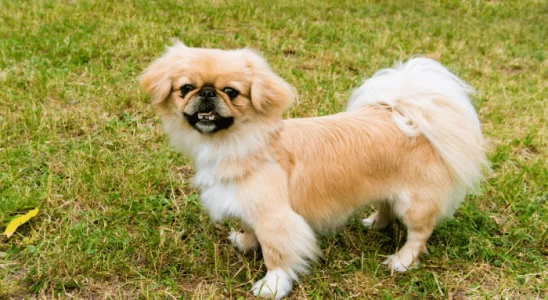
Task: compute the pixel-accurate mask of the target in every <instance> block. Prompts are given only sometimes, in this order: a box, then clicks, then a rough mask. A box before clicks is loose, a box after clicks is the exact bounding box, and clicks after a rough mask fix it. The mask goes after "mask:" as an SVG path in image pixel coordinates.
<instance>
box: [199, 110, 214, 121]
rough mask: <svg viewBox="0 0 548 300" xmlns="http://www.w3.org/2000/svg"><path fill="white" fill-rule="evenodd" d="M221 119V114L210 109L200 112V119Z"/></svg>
mask: <svg viewBox="0 0 548 300" xmlns="http://www.w3.org/2000/svg"><path fill="white" fill-rule="evenodd" d="M218 119H219V116H218V115H217V114H216V113H214V112H212V111H210V112H208V113H198V120H200V121H202V120H203V121H215V120H218Z"/></svg>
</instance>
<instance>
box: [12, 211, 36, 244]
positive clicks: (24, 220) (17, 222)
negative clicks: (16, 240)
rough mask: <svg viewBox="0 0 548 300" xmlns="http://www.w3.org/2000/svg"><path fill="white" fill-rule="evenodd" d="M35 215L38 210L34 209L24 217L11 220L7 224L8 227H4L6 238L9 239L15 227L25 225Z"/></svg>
mask: <svg viewBox="0 0 548 300" xmlns="http://www.w3.org/2000/svg"><path fill="white" fill-rule="evenodd" d="M37 214H38V208H35V209H33V210H31V211H29V212H28V213H26V214H25V215H22V216H18V217H16V218H15V219H13V220H11V222H10V223H9V224H8V227H6V231H4V234H5V235H6V237H8V238H9V237H10V236H11V235H12V234H13V233H14V232H15V230H17V227H19V226H20V225H23V224H25V223H27V222H28V221H29V220H30V219H31V218H32V217H34V216H36V215H37Z"/></svg>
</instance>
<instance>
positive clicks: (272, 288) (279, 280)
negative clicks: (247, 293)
mask: <svg viewBox="0 0 548 300" xmlns="http://www.w3.org/2000/svg"><path fill="white" fill-rule="evenodd" d="M292 288H293V280H292V279H291V277H289V275H288V274H287V273H286V272H285V271H284V270H282V269H274V270H272V271H268V272H267V273H266V276H265V277H264V278H263V279H261V280H259V281H257V282H256V283H255V284H254V285H253V287H252V288H251V292H253V295H255V296H260V297H265V298H270V297H272V296H274V297H275V299H281V298H283V297H284V296H286V295H287V294H289V292H291V289H292Z"/></svg>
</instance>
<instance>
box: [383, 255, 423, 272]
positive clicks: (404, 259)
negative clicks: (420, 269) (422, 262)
mask: <svg viewBox="0 0 548 300" xmlns="http://www.w3.org/2000/svg"><path fill="white" fill-rule="evenodd" d="M413 262H415V260H414V259H413V255H401V254H400V253H399V252H398V253H396V254H393V255H388V257H387V259H386V260H385V261H383V262H382V264H383V265H387V266H388V267H389V268H390V270H391V271H392V272H394V271H396V272H405V271H407V270H409V269H410V268H412V267H414V266H415V265H416V264H413Z"/></svg>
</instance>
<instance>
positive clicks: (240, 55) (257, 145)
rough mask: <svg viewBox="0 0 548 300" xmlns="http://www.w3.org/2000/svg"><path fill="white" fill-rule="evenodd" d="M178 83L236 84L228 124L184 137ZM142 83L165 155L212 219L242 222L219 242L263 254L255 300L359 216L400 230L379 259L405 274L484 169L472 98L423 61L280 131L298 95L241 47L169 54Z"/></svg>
mask: <svg viewBox="0 0 548 300" xmlns="http://www.w3.org/2000/svg"><path fill="white" fill-rule="evenodd" d="M188 81H192V83H193V84H195V85H196V86H197V89H199V88H200V86H203V85H204V84H206V83H207V84H213V86H214V87H215V88H216V89H217V90H218V91H219V95H221V94H222V93H221V92H220V91H221V90H222V89H223V88H224V87H225V86H227V85H232V86H238V89H239V90H240V96H238V98H236V99H234V100H229V99H226V97H225V98H223V99H224V100H223V101H224V102H223V104H222V109H223V111H229V112H230V114H231V116H233V117H234V120H235V122H234V125H233V126H232V127H230V128H228V129H225V130H222V131H219V132H216V133H213V134H209V135H204V134H201V133H199V132H198V131H196V130H195V129H194V128H192V127H191V126H190V125H189V124H188V123H187V122H186V121H185V120H184V118H182V117H181V111H182V110H183V109H184V108H185V107H186V105H188V103H189V101H190V99H192V96H188V97H182V96H181V95H180V94H179V93H178V92H177V90H178V89H179V88H180V86H182V85H183V84H184V83H185V82H188ZM141 84H142V86H143V89H144V90H145V92H146V93H147V94H149V95H150V96H151V99H152V101H153V104H154V106H155V108H156V110H157V111H158V114H159V115H160V117H161V118H162V121H163V124H164V130H165V132H166V133H167V134H168V136H169V138H170V141H171V143H172V144H173V145H174V146H175V147H176V148H177V149H178V150H180V151H183V152H184V153H186V154H187V155H189V156H190V157H191V158H192V160H193V162H194V165H195V168H196V176H195V178H194V184H195V185H196V186H197V187H199V188H200V190H201V202H202V204H203V206H204V207H205V209H206V210H207V211H208V212H209V214H210V216H211V217H212V219H214V220H221V219H223V218H226V217H233V218H237V219H240V220H241V221H242V227H243V232H233V233H231V234H230V236H229V239H230V240H231V241H232V242H233V243H234V244H235V245H236V246H237V247H238V248H239V249H240V250H242V251H247V250H250V249H253V248H256V247H257V246H260V247H261V249H262V252H263V256H264V259H265V264H266V266H267V269H268V272H267V274H266V276H265V278H263V279H262V280H260V281H258V282H257V283H256V284H255V285H254V286H253V288H252V292H253V293H254V294H255V295H260V296H266V297H270V296H273V295H274V296H275V297H276V298H277V299H279V298H281V297H283V296H285V295H286V294H288V293H289V292H290V291H291V288H292V282H293V280H296V279H297V277H298V274H299V273H304V272H306V270H307V268H308V264H309V262H310V261H314V260H316V259H317V257H318V256H319V253H320V252H319V248H318V247H317V244H316V237H315V234H314V231H323V230H326V229H331V228H334V227H336V226H339V225H340V224H343V223H344V221H345V220H346V219H347V218H348V216H350V215H351V214H352V213H353V212H354V211H356V209H359V208H361V207H364V206H365V205H374V206H375V207H377V212H375V213H374V214H373V215H372V216H370V217H369V218H366V219H364V220H363V223H364V225H365V226H367V227H372V228H375V229H380V228H383V227H384V226H386V225H387V224H388V223H389V222H390V220H391V219H392V218H393V217H398V218H400V219H401V220H402V222H403V223H404V224H405V225H406V226H407V228H408V238H407V242H406V244H405V245H404V246H403V247H402V248H401V249H400V250H399V251H398V252H397V253H396V254H394V255H392V256H390V257H389V259H388V260H387V261H386V264H388V265H389V267H390V268H391V269H392V270H394V271H405V270H407V269H408V268H409V267H411V266H412V264H413V263H414V262H416V261H417V259H418V256H419V255H420V254H421V253H424V252H425V250H426V246H425V245H426V241H427V239H428V238H429V236H430V234H431V233H432V230H433V229H434V226H435V224H436V222H437V221H438V220H439V219H440V218H442V217H445V216H449V215H451V214H452V213H453V211H454V210H455V209H456V208H457V207H458V205H459V203H460V202H461V201H462V199H463V198H464V196H465V194H466V193H467V192H468V191H470V190H471V189H472V188H473V187H474V186H475V185H476V184H477V182H478V181H479V180H480V178H481V171H482V168H483V166H484V165H485V164H486V159H485V154H484V150H483V143H484V141H483V137H482V134H481V129H480V125H479V121H478V118H477V115H476V113H475V111H474V108H473V107H472V105H471V104H470V100H469V98H468V94H469V93H470V92H471V89H470V88H469V87H468V86H467V85H466V84H465V83H464V82H463V81H462V80H460V79H459V78H458V77H456V76H455V75H453V74H452V73H451V72H449V71H448V70H447V69H446V68H444V67H443V66H441V65H440V64H439V63H437V62H435V61H433V60H430V59H426V58H414V59H411V60H409V61H408V62H407V63H405V64H400V65H398V66H396V67H395V68H393V69H385V70H381V71H379V72H377V73H376V74H375V75H374V76H373V77H372V78H370V79H369V80H367V81H365V83H364V84H363V85H362V86H361V87H359V88H358V89H357V90H356V91H354V93H353V95H352V98H351V100H350V102H349V106H348V111H346V112H341V113H339V114H335V115H330V116H325V117H317V118H305V119H289V120H282V119H281V114H282V112H283V110H284V109H285V108H286V107H287V106H288V105H289V104H290V103H291V102H292V101H293V99H294V98H295V92H294V90H293V88H292V87H291V86H289V85H288V84H287V83H286V82H285V81H283V79H281V78H280V77H278V76H277V75H275V74H274V72H273V71H272V70H271V69H270V67H269V66H268V65H267V64H266V62H265V61H264V59H262V58H261V57H260V56H259V55H257V54H256V53H255V52H253V51H251V50H247V49H242V50H232V51H223V50H218V49H199V48H188V47H186V46H184V45H182V44H180V43H177V44H176V45H174V46H173V47H171V48H169V49H168V51H167V53H166V54H165V55H164V56H163V57H161V58H159V59H158V60H156V61H155V62H154V63H152V65H151V66H150V67H149V68H147V69H146V70H145V71H144V73H143V75H142V77H141ZM219 97H221V96H219Z"/></svg>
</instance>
